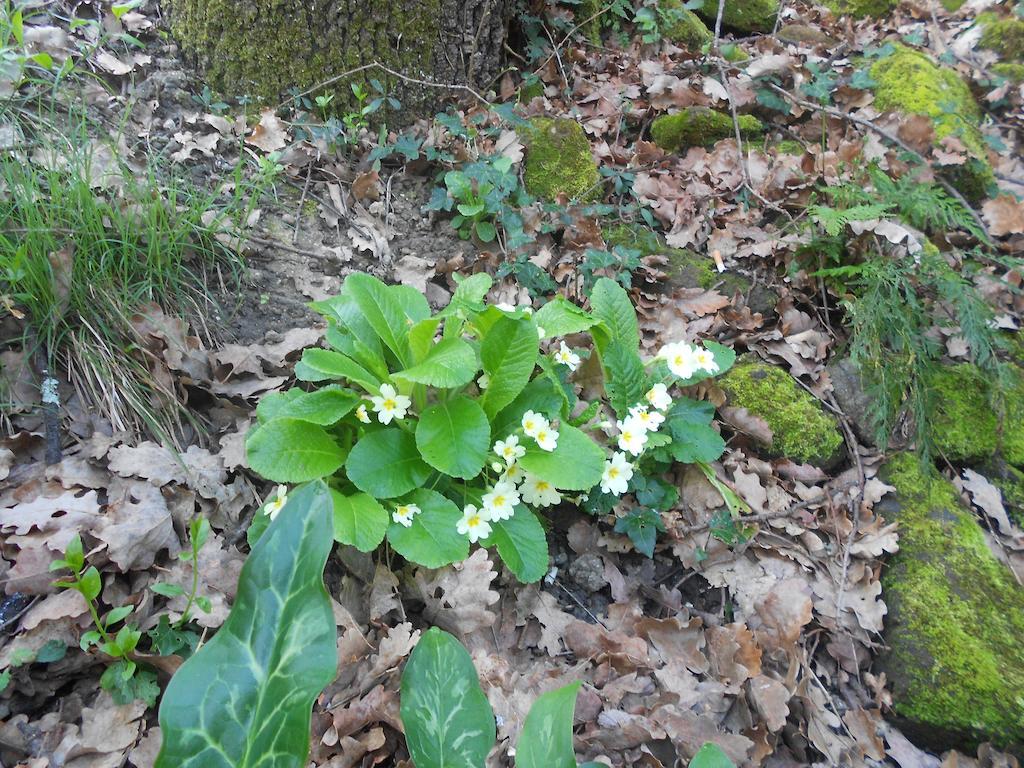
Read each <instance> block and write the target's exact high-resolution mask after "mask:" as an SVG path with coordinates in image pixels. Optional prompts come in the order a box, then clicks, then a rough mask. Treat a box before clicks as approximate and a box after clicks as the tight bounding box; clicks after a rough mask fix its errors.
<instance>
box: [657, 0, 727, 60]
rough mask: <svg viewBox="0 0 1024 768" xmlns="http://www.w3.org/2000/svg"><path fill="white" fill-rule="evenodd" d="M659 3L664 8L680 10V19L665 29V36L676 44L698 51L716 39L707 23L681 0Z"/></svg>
mask: <svg viewBox="0 0 1024 768" xmlns="http://www.w3.org/2000/svg"><path fill="white" fill-rule="evenodd" d="M658 5H659V6H660V7H661V8H662V9H664V10H667V11H677V12H679V17H680V18H679V21H677V22H676V23H674V24H672V25H671V26H670V27H668V28H667V29H666V30H665V31H664V34H665V37H666V38H668V39H669V40H671V41H672V42H673V43H675V44H676V45H678V46H680V47H682V48H689V49H690V50H694V51H696V50H700V48H701V46H702V45H704V44H705V43H710V42H711V41H712V40H713V39H714V37H715V36H714V35H713V34H712V33H711V30H710V29H708V27H707V25H706V24H705V23H704V22H703V21H701V20H700V17H699V16H698V15H697V14H695V13H694V12H693V11H690V10H687V9H686V8H684V7H683V3H682V2H681V1H680V0H661V2H660V3H659V4H658Z"/></svg>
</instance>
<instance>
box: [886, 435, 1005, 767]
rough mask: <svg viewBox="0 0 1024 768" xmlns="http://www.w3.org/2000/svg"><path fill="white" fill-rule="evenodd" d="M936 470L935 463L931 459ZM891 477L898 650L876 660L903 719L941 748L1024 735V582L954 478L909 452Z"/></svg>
mask: <svg viewBox="0 0 1024 768" xmlns="http://www.w3.org/2000/svg"><path fill="white" fill-rule="evenodd" d="M928 471H929V473H934V470H932V469H931V468H930V467H929V468H928ZM883 478H884V479H885V480H886V481H887V482H889V483H890V484H892V485H894V486H895V487H896V489H897V494H896V498H895V500H892V499H891V497H890V499H887V500H886V501H885V502H883V503H881V504H880V505H878V506H876V507H875V509H876V510H880V511H883V512H884V514H885V516H886V519H887V520H895V521H898V522H899V526H900V527H899V531H900V550H899V552H898V553H897V554H896V555H894V556H893V557H892V558H891V559H890V561H889V563H888V566H887V568H886V569H885V570H884V571H883V577H882V587H883V593H882V594H883V598H884V600H885V602H886V604H887V606H888V615H887V617H886V621H885V634H884V639H885V643H886V646H887V647H888V649H889V650H888V651H887V652H886V653H885V654H884V655H883V656H881V657H880V658H879V660H878V662H877V663H876V668H877V669H876V671H878V672H884V673H885V675H886V679H887V681H888V683H889V687H890V689H891V690H892V694H893V707H894V711H895V714H896V715H897V717H898V722H897V724H898V725H899V727H900V729H901V730H902V731H903V732H904V733H905V734H906V735H907V736H908V737H909V738H910V739H911V740H913V741H915V742H917V743H918V744H919V745H920V746H923V747H926V748H929V749H933V750H936V751H941V750H945V749H948V748H951V747H966V748H968V749H971V750H973V748H974V747H975V746H976V745H977V744H978V743H980V742H982V741H990V742H992V743H993V744H995V745H997V746H999V747H1002V748H1009V749H1016V750H1018V751H1019V750H1020V749H1021V748H1022V745H1024V697H1022V696H1021V693H1020V692H1021V691H1022V690H1024V644H1022V643H1021V642H1020V639H1021V638H1022V637H1024V589H1022V588H1021V587H1020V586H1019V585H1018V584H1017V583H1016V581H1015V580H1014V579H1013V577H1012V575H1011V573H1010V571H1009V569H1007V568H1006V567H1005V566H1004V565H1003V564H1002V563H1001V562H999V560H998V559H997V558H996V557H995V556H994V555H993V554H992V552H991V551H990V550H989V548H988V546H987V545H986V543H985V533H984V531H983V530H982V528H981V526H980V525H979V524H978V522H977V521H976V519H975V518H974V515H973V514H971V513H970V512H969V511H968V510H966V509H965V508H964V507H963V506H962V505H961V504H960V503H959V499H958V495H957V492H956V489H955V488H954V487H953V486H952V485H951V484H950V483H949V482H947V481H946V480H945V479H943V478H941V477H938V476H937V475H934V474H931V476H928V475H925V473H924V469H923V467H922V465H921V463H920V461H919V460H918V458H917V457H915V456H912V455H910V454H900V455H898V456H896V457H895V458H894V459H892V460H891V461H890V462H889V463H888V465H886V467H885V470H884V472H883Z"/></svg>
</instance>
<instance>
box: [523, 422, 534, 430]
mask: <svg viewBox="0 0 1024 768" xmlns="http://www.w3.org/2000/svg"><path fill="white" fill-rule="evenodd" d="M533 425H534V422H532V421H528V422H526V423H525V424H524V425H523V428H524V429H526V430H527V431H529V430H531V429H533Z"/></svg>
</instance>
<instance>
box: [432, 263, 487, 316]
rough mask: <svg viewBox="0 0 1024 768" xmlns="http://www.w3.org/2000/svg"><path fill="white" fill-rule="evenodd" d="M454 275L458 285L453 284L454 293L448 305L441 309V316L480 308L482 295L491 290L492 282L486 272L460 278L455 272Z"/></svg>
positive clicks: (482, 301)
mask: <svg viewBox="0 0 1024 768" xmlns="http://www.w3.org/2000/svg"><path fill="white" fill-rule="evenodd" d="M454 277H455V280H456V282H458V285H457V286H455V293H454V294H452V300H451V301H450V302H448V306H447V307H445V308H444V309H443V310H441V316H442V317H449V316H450V315H454V314H457V313H459V312H463V313H466V314H468V313H470V312H479V311H480V310H482V309H483V308H484V297H485V296H487V292H488V291H489V290H491V283H492V282H493V281H492V280H491V276H490V275H488V274H487V273H486V272H477V273H476V274H475V275H470V276H469V277H464V278H462V279H461V280H459V276H458V275H457V274H456V275H454Z"/></svg>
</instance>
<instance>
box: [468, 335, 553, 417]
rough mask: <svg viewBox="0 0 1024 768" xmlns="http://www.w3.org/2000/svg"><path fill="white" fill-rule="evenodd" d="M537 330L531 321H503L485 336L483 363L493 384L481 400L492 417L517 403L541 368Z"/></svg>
mask: <svg viewBox="0 0 1024 768" xmlns="http://www.w3.org/2000/svg"><path fill="white" fill-rule="evenodd" d="M538 342H539V340H538V338H537V326H535V325H534V324H533V321H532V320H530V319H529V318H525V317H524V318H514V317H502V318H501V319H500V320H498V321H497V322H496V323H494V325H493V326H492V327H491V329H490V330H489V331H488V332H487V335H486V336H484V339H483V342H482V343H481V344H480V360H481V361H482V363H483V367H484V372H485V373H486V374H487V377H488V379H489V380H490V381H489V383H488V384H487V389H485V390H484V393H483V397H482V398H481V405H483V408H484V411H486V412H487V415H488V416H489V417H493V416H494V415H495V414H496V413H498V412H499V411H500V410H501V409H502V408H504V407H505V406H506V405H508V404H509V403H511V402H512V401H513V400H515V398H516V395H518V394H519V393H520V392H522V391H523V387H525V386H526V385H527V383H529V381H530V376H531V375H532V374H533V368H534V366H535V365H536V364H537V347H538Z"/></svg>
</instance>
